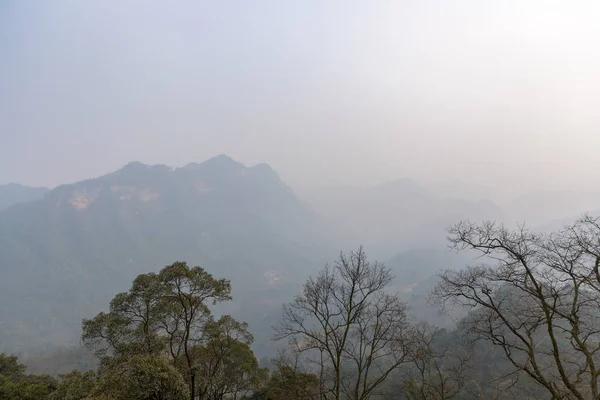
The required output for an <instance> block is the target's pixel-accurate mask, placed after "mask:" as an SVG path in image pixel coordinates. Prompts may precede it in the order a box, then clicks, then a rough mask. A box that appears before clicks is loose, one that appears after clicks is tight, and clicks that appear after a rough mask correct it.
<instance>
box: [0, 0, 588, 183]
mask: <svg viewBox="0 0 600 400" xmlns="http://www.w3.org/2000/svg"><path fill="white" fill-rule="evenodd" d="M598 21H600V2H598V1H596V0H590V1H583V0H580V1H564V0H561V1H550V0H539V1H537V0H536V1H533V0H532V1H527V0H520V1H507V0H503V1H491V0H490V1H485V0H465V1H460V0H456V1H449V0H437V1H428V0H413V1H401V0H393V1H376V0H369V1H367V0H363V1H349V0H343V1H308V0H303V1H291V0H290V1H285V0H273V1H261V0H257V1H242V0H240V1H225V0H223V1H213V2H205V1H199V0H196V1H169V2H167V1H161V2H158V1H142V0H139V1H126V0H111V1H109V0H97V1H81V0H71V1H66V0H53V1H35V0H31V1H28V0H0V183H3V182H9V181H18V182H22V183H26V184H32V185H50V186H52V185H56V184H59V183H65V182H70V181H74V180H78V179H82V178H87V177H90V176H96V175H101V174H104V173H106V172H109V171H111V170H115V169H117V168H119V167H120V166H122V165H123V164H125V163H127V162H128V161H132V160H138V161H142V162H146V163H164V164H169V165H174V166H179V165H183V164H186V163H188V162H191V161H202V160H204V159H207V158H209V157H211V156H214V155H217V154H219V153H226V154H228V155H230V156H232V157H233V158H236V159H238V160H240V161H242V162H244V163H247V164H255V163H259V162H267V163H269V164H270V165H272V166H273V167H274V168H275V169H276V170H277V171H278V172H279V173H280V174H281V176H282V177H283V178H284V179H285V180H286V181H287V182H288V183H290V184H291V185H292V186H306V185H311V184H347V183H352V182H355V183H359V184H364V183H366V182H379V181H382V180H387V179H393V178H400V177H407V176H412V177H416V178H421V179H446V178H462V179H464V180H466V181H474V182H481V183H486V182H487V183H492V184H500V185H504V186H507V187H511V188H518V189H524V188H529V187H533V186H556V185H564V186H583V185H585V184H590V183H591V184H594V185H595V184H596V183H597V182H598V181H599V177H600V157H599V156H598V154H599V150H600V52H599V49H600V23H599V22H598Z"/></svg>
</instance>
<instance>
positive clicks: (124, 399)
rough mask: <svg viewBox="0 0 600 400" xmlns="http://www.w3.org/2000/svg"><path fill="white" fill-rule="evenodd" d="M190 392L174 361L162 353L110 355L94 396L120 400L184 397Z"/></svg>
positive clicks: (168, 399)
mask: <svg viewBox="0 0 600 400" xmlns="http://www.w3.org/2000/svg"><path fill="white" fill-rule="evenodd" d="M188 396H189V391H188V388H187V385H186V382H185V380H184V379H183V377H182V376H181V374H180V373H179V371H178V370H177V369H176V368H175V367H174V366H173V363H172V362H171V361H170V360H169V359H167V358H166V357H165V356H160V355H133V356H128V357H124V356H117V357H114V358H111V359H110V360H109V361H108V362H107V363H105V365H104V366H103V367H102V368H101V371H100V378H99V380H98V383H97V384H96V386H95V388H94V391H93V397H99V398H102V397H106V398H109V399H119V400H185V399H187V398H188Z"/></svg>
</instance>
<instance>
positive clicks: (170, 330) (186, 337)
mask: <svg viewBox="0 0 600 400" xmlns="http://www.w3.org/2000/svg"><path fill="white" fill-rule="evenodd" d="M159 278H160V281H161V282H162V283H163V284H164V286H165V294H164V297H163V299H164V304H165V308H166V310H167V312H166V317H165V318H163V328H164V330H165V332H166V333H167V334H168V343H169V350H170V352H171V355H172V357H173V359H176V360H180V359H183V360H184V367H185V371H186V373H187V378H188V383H189V389H190V399H191V400H195V399H196V393H195V392H196V386H197V383H196V377H197V368H196V365H195V361H194V357H193V348H194V346H196V345H197V344H199V343H200V342H201V341H202V337H203V333H204V329H203V328H204V326H205V324H206V323H207V322H208V321H209V320H210V317H211V314H210V310H209V309H208V307H207V304H206V303H207V302H212V303H213V304H216V303H217V302H220V301H227V300H231V284H230V282H229V281H228V280H225V279H218V280H217V279H215V278H213V276H212V275H211V274H209V273H208V272H206V271H205V270H204V269H203V268H201V267H193V268H189V267H188V266H187V264H186V263H184V262H176V263H174V264H173V265H170V266H167V267H165V268H163V270H161V271H160V274H159Z"/></svg>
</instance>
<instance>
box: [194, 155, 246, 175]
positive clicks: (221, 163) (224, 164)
mask: <svg viewBox="0 0 600 400" xmlns="http://www.w3.org/2000/svg"><path fill="white" fill-rule="evenodd" d="M207 167H208V168H214V169H221V170H238V169H245V168H246V167H245V166H244V165H243V164H241V163H239V162H237V161H235V160H234V159H233V158H231V157H229V156H228V155H225V154H219V155H218V156H216V157H213V158H209V159H208V160H206V161H203V162H201V163H197V162H191V163H189V164H187V165H186V166H184V167H183V169H186V170H192V171H193V170H199V169H203V168H207Z"/></svg>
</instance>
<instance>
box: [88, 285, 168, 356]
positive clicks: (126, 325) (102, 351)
mask: <svg viewBox="0 0 600 400" xmlns="http://www.w3.org/2000/svg"><path fill="white" fill-rule="evenodd" d="M165 293H166V289H165V286H164V284H163V283H162V282H161V281H160V280H159V277H158V275H157V274H154V273H149V274H143V275H139V276H138V277H137V278H136V279H135V280H134V281H133V283H132V285H131V289H129V291H128V292H125V293H119V294H117V295H116V296H115V297H114V298H113V300H112V301H111V302H110V311H109V312H108V313H103V312H101V313H99V314H98V315H96V317H94V318H93V319H89V320H87V319H86V320H84V321H83V334H82V341H83V342H84V343H85V344H86V346H88V347H90V348H93V349H95V350H96V355H97V356H98V357H100V358H102V357H105V356H108V355H114V354H120V355H123V354H147V355H150V354H155V353H157V352H160V351H161V350H162V349H164V335H161V334H160V330H161V328H162V322H163V320H164V319H165V318H166V317H167V316H166V314H167V312H166V306H165V301H164V297H165Z"/></svg>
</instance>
